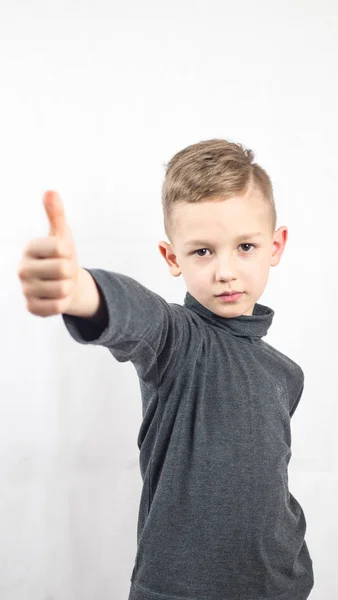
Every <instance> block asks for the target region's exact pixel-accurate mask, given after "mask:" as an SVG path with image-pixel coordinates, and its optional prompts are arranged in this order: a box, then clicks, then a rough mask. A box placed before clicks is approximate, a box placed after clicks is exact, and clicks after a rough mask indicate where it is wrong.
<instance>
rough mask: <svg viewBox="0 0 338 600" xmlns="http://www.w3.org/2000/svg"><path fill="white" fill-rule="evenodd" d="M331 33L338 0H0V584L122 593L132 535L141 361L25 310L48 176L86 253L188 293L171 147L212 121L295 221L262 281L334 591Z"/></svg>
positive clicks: (322, 579) (78, 594) (9, 596)
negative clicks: (28, 261)
mask: <svg viewBox="0 0 338 600" xmlns="http://www.w3.org/2000/svg"><path fill="white" fill-rule="evenodd" d="M337 34H338V4H337V2H336V0H331V1H330V0H320V1H319V0H297V1H293V2H285V0H280V1H271V0H270V1H268V0H265V1H258V2H257V1H256V2H251V1H250V0H243V1H238V2H230V1H225V0H219V1H217V0H208V1H204V2H201V1H192V0H190V1H187V0H170V2H169V1H167V2H161V1H155V0H142V1H137V0H132V1H129V2H114V1H110V2H108V1H103V0H97V1H96V2H88V1H83V0H82V2H80V1H79V0H73V1H70V0H67V2H66V1H65V0H63V1H61V0H57V1H54V2H52V1H46V0H44V1H43V0H40V1H37V0H35V1H32V0H30V1H23V0H22V2H18V1H14V0H13V1H12V2H11V3H10V2H7V3H6V2H2V3H1V6H0V109H1V110H0V161H1V162H0V164H1V177H0V199H1V200H0V201H1V218H0V239H1V276H2V277H1V297H0V299H1V335H2V343H1V350H0V352H1V365H2V368H1V381H0V490H1V493H0V597H1V600H93V599H94V598H95V599H96V598H100V600H113V599H114V600H125V599H126V598H127V597H128V592H129V585H130V582H129V580H130V576H131V572H132V568H133V565H134V558H135V554H136V526H137V516H138V505H139V499H140V492H141V476H140V473H139V463H138V457H139V454H138V447H137V442H136V439H137V435H138V430H139V427H140V425H141V397H140V392H139V384H138V379H137V374H136V371H135V370H134V367H133V366H132V364H131V363H124V364H121V363H118V362H117V361H115V360H114V358H113V357H112V355H111V354H110V353H109V351H108V350H107V349H104V348H101V347H93V346H83V345H81V344H77V343H76V342H75V341H74V340H73V339H72V338H71V337H70V335H69V333H68V332H67V330H66V328H65V326H64V325H63V322H62V319H61V317H60V316H56V317H50V318H47V319H43V318H41V317H37V316H34V315H32V314H30V313H29V312H28V311H27V310H26V308H25V299H24V297H23V294H22V291H21V284H20V281H19V278H18V277H17V267H18V264H19V261H20V260H21V255H22V251H23V248H24V246H25V245H26V243H27V242H28V241H29V240H30V239H32V238H35V237H42V236H45V235H48V231H49V228H48V221H47V217H46V215H45V213H44V208H43V204H42V195H43V193H44V191H46V190H47V189H55V190H57V191H58V192H59V194H60V195H61V198H62V200H63V202H64V205H65V209H66V215H67V218H68V222H69V224H70V226H71V228H72V231H73V235H74V239H75V242H76V246H77V250H78V256H79V261H80V264H81V266H84V267H88V268H91V267H98V268H104V269H108V270H112V271H118V272H122V273H125V274H127V275H129V276H131V277H134V278H135V279H137V280H138V281H140V282H141V283H142V284H143V285H146V286H148V287H149V288H150V289H152V290H153V291H155V292H157V293H158V294H161V295H162V296H163V297H165V298H166V299H167V301H169V302H178V303H180V304H181V303H183V299H184V294H185V287H184V281H183V278H182V277H180V278H177V279H176V278H173V277H172V276H171V275H170V273H169V270H168V267H167V266H166V263H165V261H164V260H163V258H162V257H161V256H160V253H159V251H158V248H157V243H158V241H160V240H165V239H166V238H165V235H164V231H163V222H162V209H161V198H160V191H161V184H162V181H163V177H164V164H165V163H166V162H168V161H169V159H170V158H171V157H172V156H173V154H174V153H176V152H177V151H178V150H180V149H182V148H184V147H185V146H187V145H189V144H192V143H195V142H198V141H200V140H202V139H209V138H212V137H219V138H225V139H228V140H229V141H235V142H241V143H243V144H244V145H245V147H248V148H251V149H252V150H253V151H254V152H255V160H256V161H257V162H258V163H259V164H260V165H261V166H262V167H263V168H265V169H266V170H267V172H268V173H269V175H270V177H271V179H272V182H273V187H274V192H275V199H276V206H277V213H278V224H277V227H279V226H281V225H287V226H288V227H289V240H288V242H287V245H286V248H285V252H284V255H283V257H282V260H281V262H280V264H279V265H278V267H275V268H272V269H271V271H270V279H269V283H268V286H267V288H266V290H265V292H264V295H263V296H262V297H261V299H260V302H261V303H263V304H267V305H269V306H271V307H272V308H273V309H274V310H275V317H274V321H273V325H272V327H271V329H270V331H269V334H268V336H267V337H266V338H265V340H266V341H267V342H268V343H270V344H272V345H274V346H275V347H276V348H278V349H279V350H281V351H282V352H284V353H286V354H287V355H288V356H290V357H291V358H292V359H293V360H295V361H296V362H298V364H300V366H301V367H302V368H303V370H304V372H305V388H304V393H303V397H302V400H301V402H300V404H299V406H298V408H297V411H296V413H295V415H294V417H293V418H292V452H293V455H292V458H291V462H290V467H289V487H290V491H291V492H292V493H293V495H294V496H295V497H296V498H297V500H298V501H299V502H300V504H301V506H302V508H303V510H304V513H305V516H306V520H307V533H306V540H307V543H308V547H309V551H310V554H311V557H312V559H313V562H314V571H315V580H316V582H315V588H314V590H313V592H312V593H311V596H310V597H311V600H324V599H325V600H336V598H337V595H338V581H337V558H338V547H337V539H338V517H337V509H336V507H337V500H338V476H337V469H338V452H337V426H338V411H337V401H338V385H337V335H338V315H337V310H336V306H337V300H338V284H337V279H338V278H337V272H338V271H337V270H338V258H337V253H338V237H337V213H338V202H337V189H338V175H337V159H338V152H337V134H338V124H337V100H338V89H337V54H338V36H337ZM167 241H168V240H167Z"/></svg>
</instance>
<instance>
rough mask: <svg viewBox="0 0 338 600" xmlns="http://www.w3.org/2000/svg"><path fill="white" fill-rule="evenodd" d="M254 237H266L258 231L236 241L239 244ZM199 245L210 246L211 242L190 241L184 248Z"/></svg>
mask: <svg viewBox="0 0 338 600" xmlns="http://www.w3.org/2000/svg"><path fill="white" fill-rule="evenodd" d="M253 237H264V236H263V234H262V233H261V232H260V231H257V232H256V233H243V234H242V235H239V236H237V238H236V240H235V241H237V242H238V241H239V240H242V239H248V238H253ZM199 244H210V242H207V241H206V240H189V241H188V242H186V243H185V244H184V247H186V246H198V245H199Z"/></svg>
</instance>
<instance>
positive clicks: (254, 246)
mask: <svg viewBox="0 0 338 600" xmlns="http://www.w3.org/2000/svg"><path fill="white" fill-rule="evenodd" d="M240 245H241V246H252V247H253V248H256V244H249V243H247V244H240ZM244 254H250V253H249V252H244Z"/></svg>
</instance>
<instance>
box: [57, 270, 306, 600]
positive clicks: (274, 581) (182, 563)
mask: <svg viewBox="0 0 338 600" xmlns="http://www.w3.org/2000/svg"><path fill="white" fill-rule="evenodd" d="M87 270H88V272H89V273H91V275H92V276H93V277H94V279H95V281H96V283H97V285H98V287H99V290H100V292H101V293H102V297H103V299H104V300H105V302H106V305H107V309H108V322H107V323H106V324H105V325H104V326H103V327H102V328H101V329H99V328H98V327H97V326H95V325H93V324H92V323H91V322H90V321H89V320H87V319H80V318H78V317H73V316H69V315H66V314H64V315H62V318H63V320H64V323H65V326H66V327H67V330H68V331H69V333H70V335H71V336H72V337H73V338H74V339H75V340H76V341H77V342H79V343H82V344H96V345H100V346H105V347H106V348H108V349H109V351H110V352H111V354H112V355H113V356H114V358H115V359H116V360H118V361H120V362H125V361H131V362H132V364H133V365H134V367H135V369H136V372H137V375H138V377H139V383H140V392H141V398H142V416H143V420H142V423H141V426H140V430H139V435H138V440H137V442H138V447H139V450H140V470H141V475H142V480H143V489H142V494H141V499H140V508H139V516H138V517H139V518H138V528H137V554H136V558H135V564H134V569H133V572H132V575H131V588H130V595H129V600H306V598H308V596H309V593H310V590H311V589H312V587H313V585H314V575H313V568H312V567H313V564H312V559H311V558H310V555H309V551H308V547H307V544H306V542H305V539H304V537H305V532H306V520H305V516H304V513H303V510H302V508H301V506H300V505H299V503H298V502H297V500H296V499H295V498H294V496H293V495H292V494H291V493H290V492H289V489H288V463H289V460H290V457H291V433H290V417H291V415H292V414H293V413H294V411H295V409H296V407H297V405H298V403H299V400H300V398H301V395H302V391H303V386H304V373H303V371H302V369H301V367H300V366H299V365H297V364H296V363H295V362H294V361H292V360H291V359H290V358H288V357H287V356H285V355H284V354H282V353H281V352H279V351H278V350H276V349H275V348H273V347H272V346H270V345H269V344H268V343H266V342H265V341H263V340H262V338H263V337H264V336H266V334H267V332H268V330H269V327H270V325H271V323H272V320H273V316H274V311H273V310H272V309H271V308H269V307H267V306H264V305H262V304H258V303H256V304H255V307H254V311H253V315H251V316H246V315H243V316H240V317H235V318H224V317H221V316H219V315H216V314H215V313H213V312H211V311H210V310H208V309H207V308H206V307H204V306H203V305H201V304H200V303H199V302H198V301H197V300H196V299H195V298H194V297H193V296H191V295H190V294H189V292H187V293H186V296H185V300H184V305H183V306H181V305H180V304H174V303H167V302H166V301H165V300H164V299H163V298H162V297H161V296H159V295H158V294H156V293H154V292H153V291H151V290H149V289H148V288H146V287H145V286H143V285H141V284H140V283H139V282H137V281H136V280H135V279H133V278H131V277H128V276H126V275H123V274H120V273H116V272H109V271H105V270H102V269H87ZM112 392H113V390H110V391H109V394H110V395H111V393H112ZM107 393H108V390H107Z"/></svg>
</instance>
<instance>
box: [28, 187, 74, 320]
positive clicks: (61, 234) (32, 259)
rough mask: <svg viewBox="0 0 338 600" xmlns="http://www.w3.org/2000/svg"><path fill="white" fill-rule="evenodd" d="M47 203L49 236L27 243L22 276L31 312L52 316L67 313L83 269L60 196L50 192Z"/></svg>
mask: <svg viewBox="0 0 338 600" xmlns="http://www.w3.org/2000/svg"><path fill="white" fill-rule="evenodd" d="M43 203H44V207H45V210H46V213H47V216H48V220H49V225H50V232H49V236H48V237H43V238H38V239H35V240H31V241H30V242H29V243H28V244H27V246H26V248H25V249H24V253H23V258H22V260H21V262H20V265H19V268H18V276H19V278H20V281H21V284H22V289H23V293H24V296H25V297H26V300H27V303H26V304H27V309H28V310H29V312H31V313H32V314H34V315H39V316H40V317H49V316H51V315H58V314H61V313H65V312H67V308H68V307H69V305H70V303H71V301H72V299H73V297H74V295H75V293H76V291H77V285H78V278H79V272H80V267H79V265H78V259H77V254H76V249H75V244H74V241H73V237H72V233H71V230H70V228H69V226H68V225H67V222H66V217H65V212H64V208H63V204H62V202H61V199H60V196H59V195H58V194H57V192H53V191H48V192H46V193H45V194H44V196H43Z"/></svg>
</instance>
